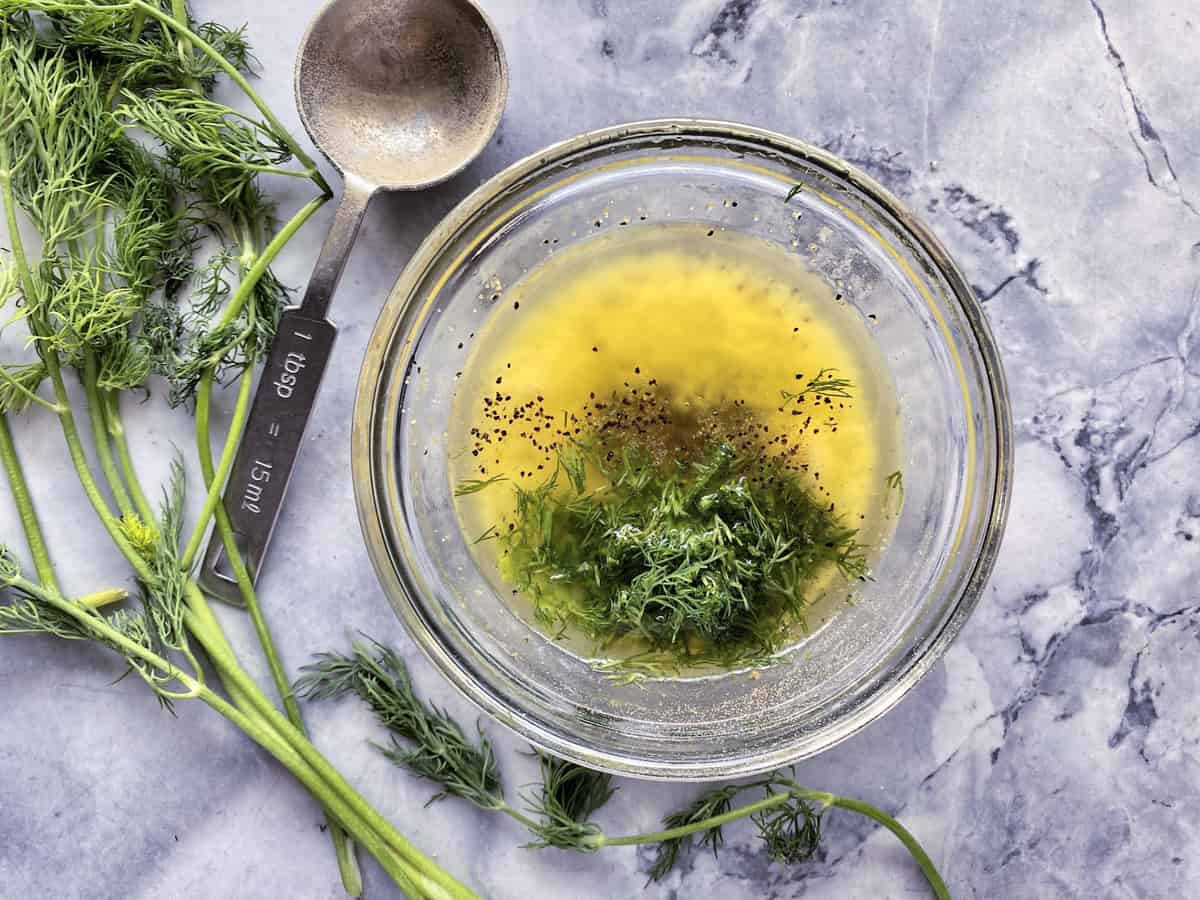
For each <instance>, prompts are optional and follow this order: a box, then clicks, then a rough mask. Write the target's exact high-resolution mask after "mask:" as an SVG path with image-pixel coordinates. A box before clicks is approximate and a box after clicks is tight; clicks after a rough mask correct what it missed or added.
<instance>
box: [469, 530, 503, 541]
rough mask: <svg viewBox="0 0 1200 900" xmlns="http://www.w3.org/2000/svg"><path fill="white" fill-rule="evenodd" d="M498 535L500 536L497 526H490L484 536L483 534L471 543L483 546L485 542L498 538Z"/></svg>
mask: <svg viewBox="0 0 1200 900" xmlns="http://www.w3.org/2000/svg"><path fill="white" fill-rule="evenodd" d="M497 534H498V532H497V530H496V526H495V525H489V526H488V527H487V530H486V531H484V532H483V534H481V535H480V536H479V537H477V538H475V540H473V541H471V543H472V544H482V543H483V542H484V541H490V540H492V539H493V538H495V537H496V535H497Z"/></svg>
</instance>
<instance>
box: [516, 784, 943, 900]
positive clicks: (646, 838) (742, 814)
mask: <svg viewBox="0 0 1200 900" xmlns="http://www.w3.org/2000/svg"><path fill="white" fill-rule="evenodd" d="M796 797H799V798H801V799H803V800H806V801H809V802H811V803H813V804H814V805H816V806H817V807H818V808H819V809H821V810H826V809H828V808H829V807H831V806H836V807H838V808H839V809H845V810H849V811H850V812H856V813H858V814H860V815H864V816H866V817H867V818H869V819H873V820H874V821H876V822H878V823H879V824H880V825H882V826H883V827H884V828H886V829H887V830H888V831H890V832H891V833H892V834H894V835H895V836H896V837H897V838H898V839H899V840H900V843H901V844H903V845H904V848H905V849H906V850H908V852H909V853H910V854H911V855H912V858H913V860H914V861H915V862H916V864H917V866H918V867H919V868H920V869H921V873H922V874H923V875H924V876H925V880H926V881H928V882H929V887H930V888H931V889H932V890H933V895H934V897H936V898H937V900H950V892H949V890H948V889H947V888H946V882H945V881H943V880H942V876H941V875H940V874H939V873H938V870H937V867H936V866H935V865H934V864H933V860H931V859H930V858H929V854H928V853H926V852H925V848H924V847H922V846H921V844H920V842H919V841H918V840H917V839H916V837H914V836H913V834H912V832H910V831H909V830H908V829H907V828H905V827H904V826H903V825H901V824H900V823H899V822H898V821H896V819H894V818H893V817H892V816H890V815H888V814H887V813H886V812H884V811H883V810H881V809H879V808H878V807H875V806H871V804H869V803H864V802H863V801H861V800H855V799H853V798H851V797H842V796H839V795H838V794H830V793H827V792H825V791H814V790H810V789H809V788H804V787H800V786H799V785H796V784H791V783H789V784H788V785H787V790H785V791H781V792H779V793H775V794H768V795H767V796H766V797H763V798H762V799H761V800H757V801H755V802H754V803H748V804H746V805H745V806H739V807H738V808H737V809H732V810H730V811H729V812H726V813H722V814H721V815H719V816H712V817H711V818H708V819H704V820H702V821H700V822H693V823H691V824H688V825H681V826H679V827H678V828H667V829H664V830H662V831H651V832H647V833H646V834H633V835H626V836H622V837H608V836H607V835H604V834H599V835H595V836H594V837H592V838H591V839H590V840H589V845H588V846H589V847H592V848H599V847H620V846H628V845H630V844H658V843H661V842H662V841H671V840H677V839H679V838H683V837H687V836H688V835H691V834H696V833H698V832H702V831H709V830H710V829H713V828H717V827H719V826H721V825H726V824H728V823H729V822H735V821H737V820H738V819H744V818H746V817H748V816H751V815H754V814H755V813H757V812H761V811H763V810H765V809H771V808H773V807H776V806H782V805H784V804H786V803H787V802H788V801H790V800H792V799H793V798H796ZM515 818H517V819H518V820H519V821H522V822H524V821H525V820H524V817H522V816H520V815H517V816H515Z"/></svg>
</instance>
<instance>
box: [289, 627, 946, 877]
mask: <svg viewBox="0 0 1200 900" xmlns="http://www.w3.org/2000/svg"><path fill="white" fill-rule="evenodd" d="M303 671H304V673H305V674H304V675H303V677H302V678H301V679H300V681H299V682H298V683H297V685H296V692H297V693H298V694H299V695H301V696H304V697H306V698H307V699H310V700H323V699H331V698H336V697H341V696H344V695H347V694H354V695H357V696H358V697H359V699H360V700H362V701H363V702H365V703H366V704H367V705H368V706H369V707H370V708H371V710H372V711H373V712H374V713H375V715H376V717H377V719H378V720H379V721H380V723H381V724H382V725H383V726H385V727H386V728H387V729H388V730H389V731H390V733H391V744H390V745H380V744H375V747H376V748H377V749H379V750H380V751H381V752H383V753H384V755H385V756H387V757H388V758H389V759H390V760H391V761H392V762H394V763H395V764H396V765H398V766H399V767H400V768H402V769H405V770H407V771H408V772H409V773H410V774H412V775H415V776H417V777H420V778H422V779H425V780H429V781H433V782H434V783H436V784H437V785H438V786H439V787H440V788H441V791H440V792H439V793H438V794H437V795H435V797H434V798H433V799H435V800H436V799H438V798H440V797H443V796H447V795H453V796H456V797H461V798H462V799H465V800H467V801H468V802H470V803H473V804H474V805H475V806H477V807H479V808H480V809H483V810H486V811H488V812H500V813H503V814H505V815H507V816H509V817H510V818H512V819H514V820H515V821H517V822H518V823H520V824H521V825H522V826H523V827H524V828H525V829H527V830H528V831H529V833H530V834H531V836H532V839H531V840H530V841H529V842H528V843H526V845H525V846H526V847H529V848H532V849H540V848H545V847H557V848H559V849H563V850H572V851H575V852H579V853H595V852H597V851H600V850H602V849H603V848H605V847H619V846H633V845H646V846H648V847H650V848H652V849H653V852H654V855H653V859H652V861H651V863H650V866H649V869H648V872H647V875H648V876H649V879H650V880H651V881H661V880H662V879H664V878H665V877H666V876H667V875H668V874H670V873H671V872H672V871H674V870H675V869H676V868H677V866H678V865H679V863H680V862H681V861H682V860H683V859H684V858H685V857H687V856H688V855H689V854H690V853H691V852H693V850H695V849H700V850H711V851H712V853H713V855H714V857H718V858H719V854H720V851H721V848H722V847H723V846H724V843H725V831H724V829H725V828H726V827H727V826H729V825H730V824H732V823H734V822H739V821H748V822H750V823H752V824H753V826H754V827H755V829H756V830H757V832H758V837H759V838H760V840H762V841H763V844H764V846H765V847H766V850H767V853H768V854H769V855H770V857H771V858H772V859H773V860H776V861H778V862H780V863H784V864H794V863H798V862H803V861H804V860H807V859H811V858H812V857H813V856H814V854H816V853H817V851H818V850H819V848H820V843H821V837H822V830H821V825H822V816H823V814H824V813H825V811H826V810H828V809H830V808H833V807H837V808H840V809H845V810H850V811H853V812H855V813H858V814H861V815H864V816H867V817H868V818H870V819H873V820H874V821H875V822H877V823H879V824H880V825H883V826H884V827H885V828H887V829H888V830H889V831H891V832H892V833H893V834H894V835H896V837H897V838H898V839H899V840H900V841H901V843H903V844H904V846H905V847H906V848H907V849H908V851H909V853H910V854H911V855H912V857H913V859H914V860H915V861H916V863H917V865H918V866H919V867H920V869H921V871H922V873H923V874H924V875H925V877H926V879H927V880H928V882H929V885H930V888H931V889H932V891H933V895H934V896H935V897H936V898H938V900H949V897H950V894H949V891H948V890H947V888H946V885H945V882H944V881H943V880H942V878H941V875H940V874H939V873H938V871H937V868H936V867H935V866H934V864H933V861H932V860H931V859H930V858H929V856H928V854H926V852H925V850H924V849H923V848H922V847H921V845H920V843H919V842H918V841H917V840H916V838H914V837H913V835H912V834H911V833H910V832H909V831H908V830H907V829H905V828H904V826H903V825H901V824H900V823H899V822H897V821H896V820H895V819H894V818H893V817H892V816H890V815H889V814H888V813H886V812H884V811H883V810H881V809H878V808H877V807H874V806H871V805H870V804H867V803H864V802H862V801H860V800H855V799H853V798H849V797H842V796H838V795H836V794H830V793H826V792H824V791H814V790H812V789H810V788H806V787H804V786H802V785H801V784H799V783H798V782H797V781H796V780H795V772H794V770H788V771H786V772H784V771H778V772H774V773H772V774H770V775H767V776H765V777H763V778H759V779H756V780H753V781H749V782H741V783H737V784H727V785H720V786H717V787H713V788H710V789H708V790H706V791H704V792H703V793H701V794H700V796H698V797H697V798H695V799H694V800H693V801H692V802H690V803H688V804H687V805H686V806H684V807H683V808H681V809H679V810H677V811H675V812H672V813H669V814H668V815H667V816H665V817H664V818H663V820H662V825H661V828H659V829H657V830H655V831H649V832H645V833H640V834H631V835H610V834H608V833H607V832H606V831H605V830H604V829H603V827H602V826H601V825H600V824H599V823H598V822H596V821H595V817H596V814H597V813H599V812H600V811H601V810H602V809H603V807H604V806H605V805H606V804H607V803H608V801H609V800H610V799H611V798H612V797H613V795H614V793H615V788H614V786H613V783H612V776H610V775H608V774H607V773H604V772H598V771H595V770H593V769H590V768H587V767H585V766H581V765H578V764H576V763H573V762H569V761H566V760H562V759H558V758H556V757H554V756H551V755H549V754H546V753H541V752H535V754H534V755H536V757H537V759H538V768H539V773H540V776H541V778H540V781H539V782H538V784H536V785H534V786H533V787H532V788H531V789H530V790H528V791H527V792H526V794H525V796H524V800H525V803H526V808H525V809H524V810H520V809H517V808H515V807H513V806H511V805H509V804H508V802H507V801H506V800H505V799H504V788H503V784H502V780H501V775H500V772H499V769H498V766H497V763H496V757H495V754H494V753H493V751H492V747H491V743H490V742H489V740H488V738H487V736H486V735H484V734H483V733H482V731H480V732H479V734H478V735H477V737H475V738H474V739H471V738H468V737H467V733H466V731H465V729H463V728H462V727H461V726H459V725H458V724H457V723H456V722H455V721H454V719H452V718H451V717H450V716H449V715H448V714H447V713H446V712H445V711H444V710H439V709H437V708H436V707H433V706H430V705H428V704H426V703H425V702H424V701H422V700H421V698H420V697H418V696H417V695H416V693H415V692H414V690H413V686H412V681H411V679H410V678H409V676H408V672H407V670H406V669H405V667H404V663H403V661H402V660H401V659H400V657H399V655H398V654H397V653H396V652H395V651H393V650H391V649H389V648H387V647H386V646H384V645H382V644H379V643H377V642H375V641H370V640H369V639H368V641H360V642H356V643H355V644H354V647H353V649H352V652H351V653H350V654H349V655H343V654H336V653H322V654H319V655H318V656H317V658H316V660H315V661H314V662H313V663H312V664H311V665H309V666H305V667H304V669H303ZM747 797H751V798H756V799H750V800H749V801H748V802H745V801H744V798H747ZM739 802H741V805H736V804H738V803H739Z"/></svg>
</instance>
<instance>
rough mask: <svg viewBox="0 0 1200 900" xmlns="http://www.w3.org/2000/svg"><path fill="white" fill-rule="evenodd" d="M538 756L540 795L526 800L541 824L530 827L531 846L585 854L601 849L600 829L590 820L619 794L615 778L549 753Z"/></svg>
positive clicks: (534, 795) (537, 794)
mask: <svg viewBox="0 0 1200 900" xmlns="http://www.w3.org/2000/svg"><path fill="white" fill-rule="evenodd" d="M537 757H538V767H539V769H540V770H541V776H542V782H541V785H540V790H539V791H538V792H537V793H536V794H532V795H530V796H528V797H526V803H527V804H528V806H529V809H530V812H532V813H534V814H536V815H537V816H538V820H539V825H538V826H537V827H533V826H530V830H531V831H533V832H534V834H535V835H536V838H535V840H534V841H533V842H532V843H530V844H529V845H528V846H530V847H534V848H540V847H559V848H561V849H564V850H579V851H581V852H590V851H594V850H598V849H600V845H599V844H598V843H597V842H596V841H595V838H596V836H598V835H599V834H600V833H601V832H600V827H599V826H598V825H596V824H594V823H593V822H592V821H590V820H591V817H592V815H593V814H594V813H595V812H596V811H597V810H599V809H600V808H601V807H602V806H604V804H606V803H607V802H608V801H609V800H610V799H612V795H613V794H614V793H616V788H614V787H613V786H612V776H611V775H609V774H608V773H607V772H598V771H596V770H595V769H588V768H586V767H584V766H580V765H576V764H575V763H573V762H568V761H567V760H565V759H559V758H558V757H557V756H550V755H549V754H547V753H538V754H537Z"/></svg>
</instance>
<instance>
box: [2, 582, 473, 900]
mask: <svg viewBox="0 0 1200 900" xmlns="http://www.w3.org/2000/svg"><path fill="white" fill-rule="evenodd" d="M10 584H12V585H13V586H14V587H16V588H17V589H19V590H21V591H24V592H26V593H28V594H30V595H32V596H35V597H37V598H38V599H39V600H41V601H42V602H43V603H46V604H47V605H49V606H53V607H54V608H55V609H58V610H59V611H61V612H63V613H65V614H66V615H68V616H70V617H71V618H72V619H74V620H75V621H76V622H78V623H80V624H81V625H82V626H84V628H86V629H87V630H88V632H90V633H91V634H92V635H93V636H95V637H97V638H99V639H100V640H102V641H104V642H105V643H107V644H109V645H110V646H112V647H114V648H115V649H116V650H117V651H118V652H119V653H121V654H123V655H124V656H126V657H127V658H128V659H131V660H132V659H137V660H140V661H141V662H143V663H145V664H147V665H149V666H151V667H153V668H154V669H156V670H157V671H158V672H159V673H160V674H162V675H163V676H165V677H167V678H169V679H170V680H171V681H174V682H177V683H178V684H179V685H180V686H182V687H183V688H185V689H186V690H185V691H183V692H175V691H166V690H164V689H161V688H160V689H159V690H160V692H161V693H162V694H164V695H165V696H169V697H186V698H192V697H195V698H198V699H200V700H203V701H204V702H205V703H206V704H208V705H209V706H210V707H211V708H212V709H214V710H215V711H216V712H218V713H220V714H221V715H222V716H224V717H225V718H226V719H228V720H229V721H230V722H232V723H233V724H234V725H236V726H237V727H238V728H239V729H241V730H242V731H243V732H244V733H245V734H246V735H247V736H248V737H249V738H250V739H251V740H253V741H254V742H255V743H257V744H258V745H259V746H260V747H262V748H263V749H264V750H266V751H267V752H268V753H270V754H271V755H272V756H274V757H275V758H276V759H277V760H278V761H279V762H280V763H282V764H283V766H284V767H285V768H287V769H288V770H289V771H290V772H291V773H292V774H293V775H294V776H295V777H296V779H297V780H298V781H300V782H301V784H303V785H304V786H305V787H306V788H307V789H308V790H309V791H310V792H311V793H312V794H313V795H314V796H315V797H317V798H318V799H319V800H321V801H322V802H325V803H327V804H328V805H330V806H332V807H333V808H334V809H336V810H338V812H339V813H341V816H342V820H343V821H346V822H350V823H352V825H353V826H354V829H355V833H356V837H358V838H359V839H360V840H361V841H362V842H363V845H364V846H366V847H367V848H368V850H370V851H371V853H372V855H373V856H375V858H376V859H378V860H379V862H380V865H382V866H383V867H384V869H385V870H386V871H387V872H388V874H389V875H391V876H392V877H393V878H395V879H396V881H397V883H399V884H400V885H401V887H403V888H404V889H405V891H406V892H408V893H410V894H411V896H414V897H429V898H437V900H455V898H463V900H466V898H473V897H474V894H472V893H471V892H470V891H469V890H468V889H467V888H466V887H465V886H463V885H460V884H458V882H456V881H454V879H453V878H452V877H451V876H450V875H449V874H448V873H445V872H442V870H441V869H440V868H439V867H438V866H437V865H436V863H434V862H433V861H432V860H429V859H427V858H426V857H424V856H423V855H422V854H420V852H419V851H417V850H416V849H415V848H411V849H412V853H413V854H414V855H415V857H416V859H415V860H413V859H407V858H403V857H395V856H394V855H393V854H392V852H391V851H392V849H393V844H392V840H391V838H390V836H389V835H388V834H387V831H388V830H390V831H392V833H393V834H395V831H394V829H392V828H391V826H390V825H388V824H387V822H386V820H384V819H382V817H380V816H379V815H378V813H374V810H373V809H371V807H370V806H369V805H368V804H367V802H366V801H365V800H363V798H362V797H361V796H360V795H359V794H357V793H356V792H355V791H354V790H353V788H350V787H349V785H346V786H345V788H346V791H348V792H349V795H350V796H348V797H347V796H343V793H342V792H339V791H338V790H337V786H336V785H332V784H331V783H330V782H329V779H327V778H325V777H324V776H323V775H322V774H321V772H320V770H319V768H318V767H317V766H315V765H313V764H312V763H311V761H309V760H308V759H306V757H305V754H304V753H302V752H300V751H299V750H298V749H297V748H295V747H294V746H293V743H294V740H289V738H294V735H288V734H286V732H279V731H278V730H277V729H273V728H272V727H271V724H272V723H268V722H263V721H260V720H258V719H256V718H254V717H253V716H251V715H248V714H247V713H245V712H243V711H242V710H239V709H237V708H236V707H234V706H233V705H231V704H230V703H228V702H227V701H225V700H224V699H223V698H221V697H220V696H219V695H218V694H216V693H214V692H213V691H212V689H211V688H209V687H207V686H205V684H204V682H203V681H202V680H200V679H198V678H196V677H193V676H191V675H188V674H187V673H186V672H184V671H182V670H181V669H179V668H178V667H177V666H175V664H174V663H172V662H171V661H170V660H168V659H166V658H165V657H163V656H160V655H159V654H157V653H155V652H154V651H152V650H149V649H148V648H146V647H144V646H142V645H141V644H138V643H136V642H135V641H132V640H130V639H129V638H128V637H127V636H126V635H125V634H124V633H122V632H121V631H119V630H118V629H116V628H113V627H112V626H111V625H109V624H108V622H107V621H105V620H104V618H103V617H102V616H100V615H98V614H97V613H96V612H95V611H93V610H90V609H87V608H85V607H82V606H80V605H79V604H78V603H76V602H73V601H70V600H67V599H65V598H63V597H62V596H61V595H60V594H59V593H58V592H57V591H52V590H47V589H46V588H45V587H44V586H43V585H38V584H34V583H33V582H31V581H29V580H27V579H25V578H22V577H20V576H18V577H16V578H14V579H12V580H11V581H10ZM250 687H251V692H252V693H256V694H258V696H259V697H262V695H261V693H260V692H258V691H257V689H256V688H254V687H253V684H252V683H251V685H250ZM263 699H264V700H265V698H263ZM268 706H270V704H269V703H268ZM270 708H271V709H274V708H273V707H270ZM276 715H278V713H276ZM306 743H307V742H306ZM313 753H314V754H315V755H316V757H317V758H318V759H320V760H321V761H322V762H324V763H325V766H326V767H327V768H331V767H329V764H328V762H325V761H324V757H321V756H320V754H319V753H316V751H315V749H314V751H313ZM365 812H370V813H374V815H375V816H376V817H378V818H379V820H380V821H382V822H383V824H384V825H385V826H386V830H381V829H379V828H378V826H377V825H376V824H375V823H373V822H372V821H371V819H370V817H369V816H367V815H365ZM395 836H396V837H399V835H395ZM401 840H403V839H401ZM439 875H440V876H441V877H438V876H439Z"/></svg>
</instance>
